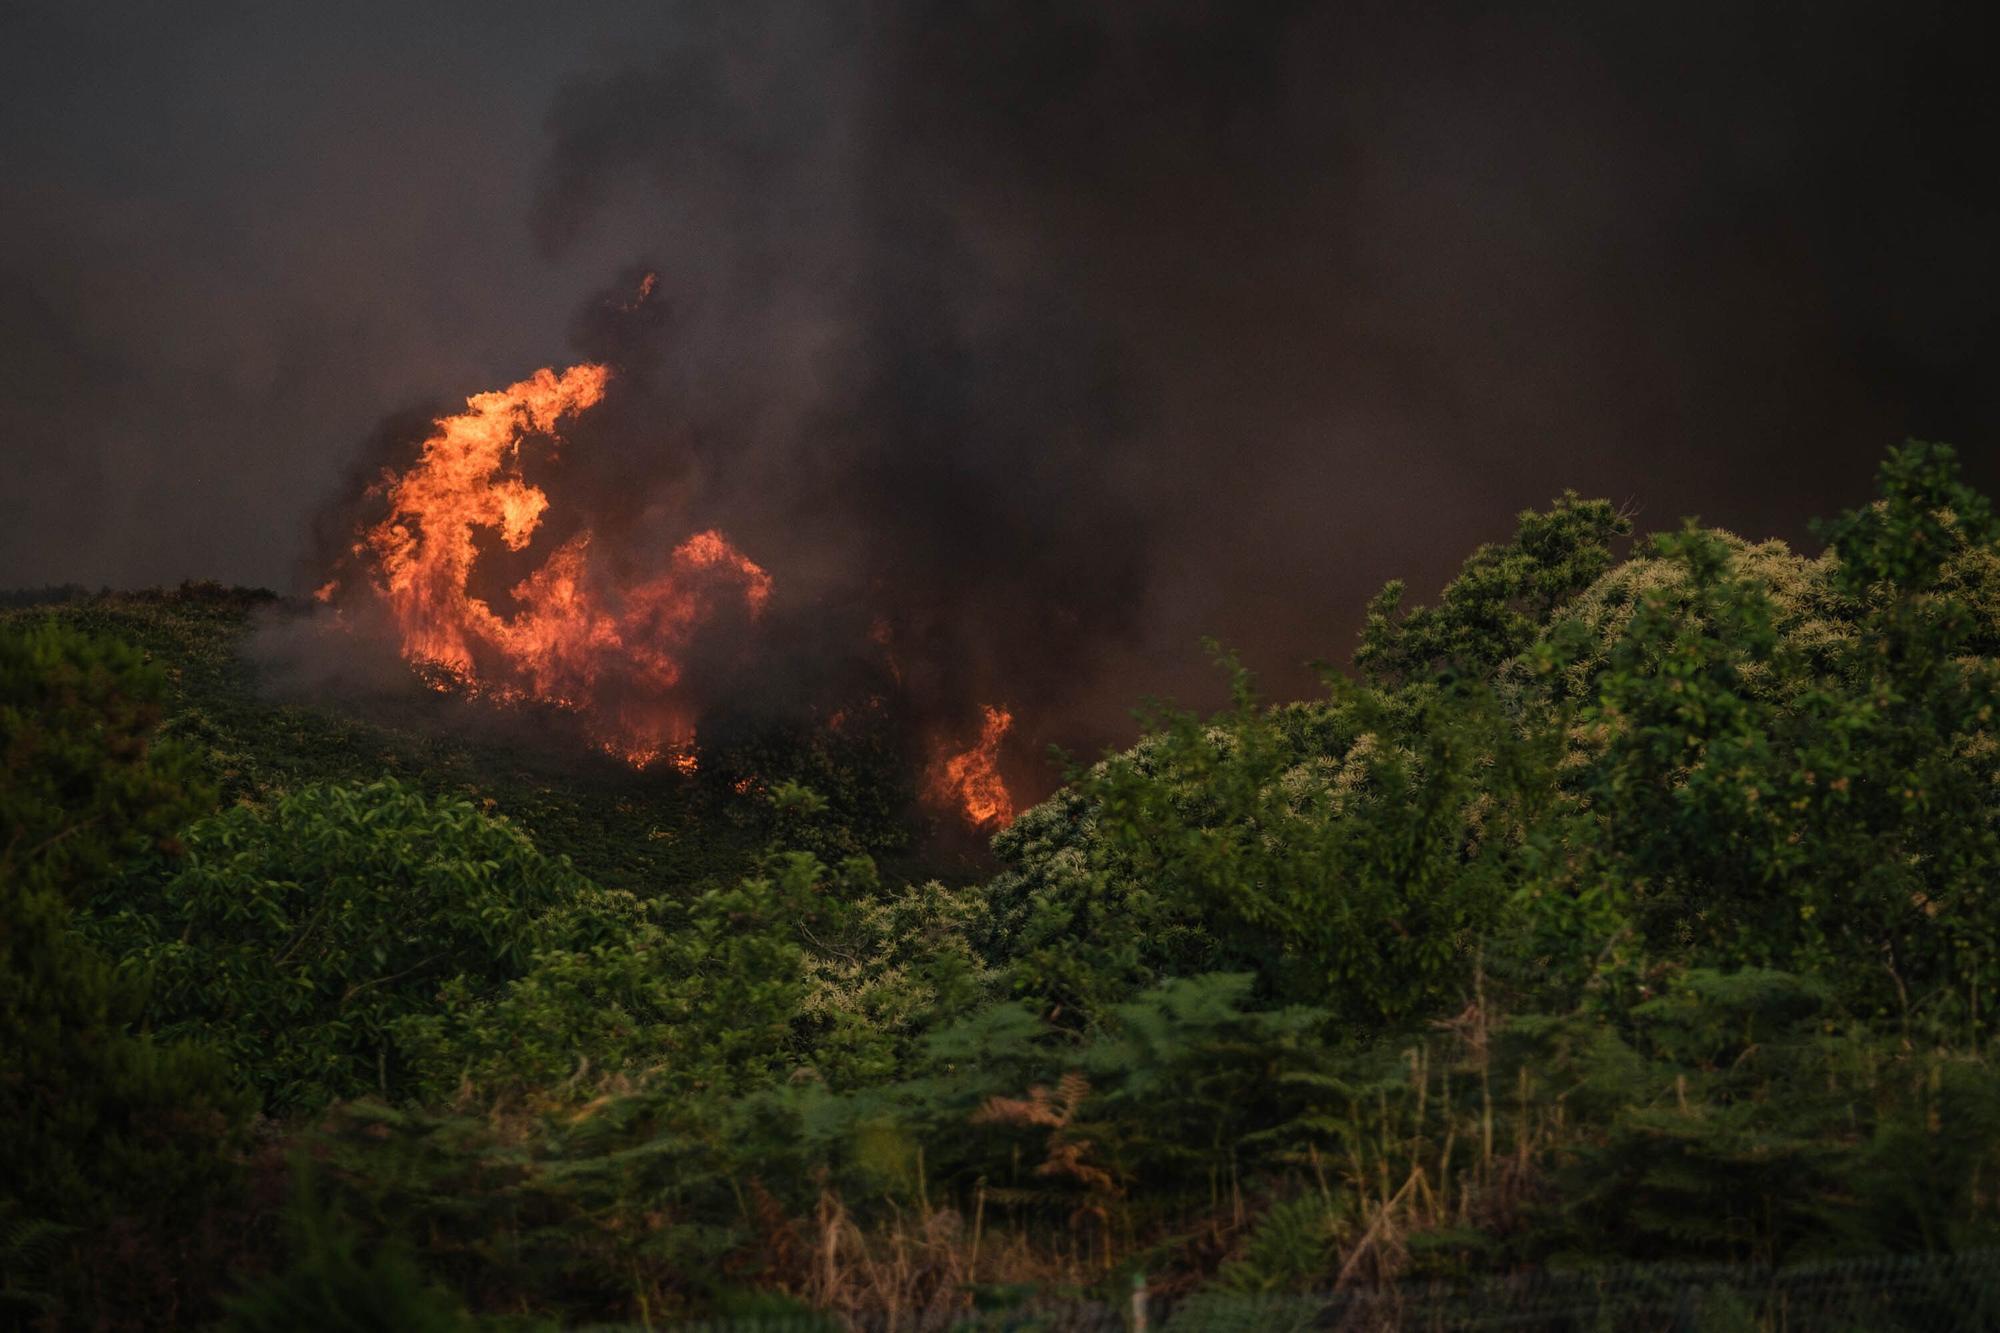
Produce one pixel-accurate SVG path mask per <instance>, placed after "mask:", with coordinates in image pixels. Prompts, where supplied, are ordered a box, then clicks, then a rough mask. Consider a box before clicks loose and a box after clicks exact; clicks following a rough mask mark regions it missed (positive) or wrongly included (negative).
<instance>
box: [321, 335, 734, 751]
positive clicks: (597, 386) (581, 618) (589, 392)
mask: <svg viewBox="0 0 2000 1333" xmlns="http://www.w3.org/2000/svg"><path fill="white" fill-rule="evenodd" d="M609 380H610V371H609V369H608V368H607V367H605V366H601V365H590V364H585V365H577V366H571V367H570V368H569V369H567V370H565V371H563V372H562V373H560V374H557V373H556V372H555V371H554V370H553V369H543V370H539V371H537V372H535V374H534V375H533V376H532V377H530V378H528V379H525V380H522V381H520V382H519V383H517V384H512V385H509V386H508V387H507V388H505V389H498V390H494V391H492V392H489V393H481V394H475V395H473V396H472V397H470V398H468V399H467V400H466V404H465V406H466V410H465V411H464V412H461V413H458V414H457V415H454V416H448V417H443V418H440V419H439V420H438V421H437V422H436V423H435V427H436V428H435V431H434V433H433V434H432V435H431V436H430V438H428V439H426V440H425V441H424V442H423V444H422V446H421V448H420V451H419V455H418V458H417V461H416V462H415V463H414V464H413V465H411V466H410V467H409V468H408V469H407V470H406V471H404V472H402V473H400V474H398V473H394V472H390V473H387V474H385V475H384V477H383V478H382V480H381V482H380V483H379V484H378V486H377V487H376V488H375V493H377V494H379V495H381V496H382V497H383V498H384V500H385V501H386V504H387V508H388V511H389V512H388V515H387V517H385V518H383V519H382V520H381V521H380V522H379V523H376V524H374V525H373V526H372V527H368V528H365V529H364V530H363V531H362V533H361V534H360V538H359V540H358V541H357V542H356V543H355V545H354V548H353V554H354V555H355V556H356V557H357V558H358V559H360V560H361V561H362V562H363V563H364V564H366V565H367V566H368V567H369V568H370V574H371V578H370V582H371V585H372V587H373V589H374V592H375V594H376V595H377V596H379V597H380V598H381V600H382V602H383V604H384V605H385V606H386V607H387V608H388V610H389V612H390V613H391V615H392V617H393V619H394V621H395V624H396V626H397V629H398V631H399V633H400V636H401V640H402V645H401V646H402V652H403V655H404V657H405V658H407V659H409V660H410V661H411V662H413V663H415V664H417V665H418V666H419V667H421V668H423V669H424V670H425V671H426V673H427V674H429V675H431V676H433V677H436V676H439V675H442V676H443V677H445V678H447V679H448V680H449V681H450V682H452V683H455V684H456V685H457V686H459V687H460V688H463V689H464V690H466V691H467V692H469V693H474V694H483V695H489V696H493V697H498V698H503V699H534V700H540V701H543V702H547V703H552V704H556V705H559V706H562V707H565V708H570V709H574V710H576V711H578V712H580V713H582V714H584V715H585V716H586V718H587V719H588V720H589V723H590V725H591V726H592V727H593V728H594V730H595V731H596V732H597V734H598V737H599V743H600V744H601V745H602V746H603V747H604V748H605V749H606V750H607V751H609V752H610V753H612V754H615V755H618V756H620V757H621V758H623V759H625V760H626V761H627V762H629V763H631V764H633V765H634V766H636V767H644V766H646V765H647V764H650V763H652V762H654V761H657V760H662V759H665V760H667V761H669V762H671V763H673V764H674V765H675V766H676V767H679V768H681V769H682V770H683V771H687V770H690V769H691V768H692V767H693V764H694V754H693V743H694V728H693V718H692V715H691V712H690V710H689V709H688V707H687V706H686V704H685V703H684V701H682V700H681V699H680V698H679V697H678V696H677V693H676V687H678V686H680V685H681V682H682V673H683V663H684V661H685V657H686V650H687V648H688V646H689V645H690V644H691V643H692V642H693V640H694V639H695V637H696V636H697V634H698V633H699V631H700V630H701V628H702V626H703V625H704V624H705V623H706V622H708V621H709V620H710V619H712V617H713V616H714V615H715V614H716V613H717V612H718V611H720V610H721V609H722V608H723V607H724V606H725V605H727V604H728V603H729V602H730V601H732V600H734V601H738V602H740V604H741V605H742V607H743V608H744V610H745V611H746V612H747V613H748V614H749V615H750V616H752V617H755V616H757V615H759V614H761V613H762V612H763V610H764V608H765V606H766V604H767V603H768V602H769V601H770V597H771V586H772V585H771V576H770V575H769V574H767V573H766V572H765V571H764V570H763V569H762V568H761V567H759V566H758V565H757V564H756V563H755V562H754V561H752V560H751V559H750V558H749V557H748V556H746V555H744V554H743V553H742V552H741V551H739V550H737V549H736V548H735V547H734V546H732V545H731V544H730V543H729V540H728V539H727V538H726V537H724V536H723V535H722V533H720V532H718V531H715V530H713V529H711V530H709V531H706V532H700V533H697V534H695V535H694V536H692V537H689V538H688V539H687V540H686V541H684V542H682V543H681V544H680V545H679V546H677V547H675V548H674V549H673V551H672V552H671V553H670V554H669V555H668V557H667V558H666V560H665V562H664V568H661V569H659V570H658V571H657V572H654V573H651V574H650V575H649V576H643V577H638V578H626V579H615V578H608V577H601V576H600V571H598V570H597V569H596V568H595V567H594V566H593V565H592V563H591V559H590V543H591V533H590V531H589V530H588V529H583V530H581V531H578V532H577V533H576V535H574V536H572V537H570V538H569V539H568V540H566V541H564V542H563V543H561V544H560V545H559V546H557V547H556V548H555V549H554V550H553V551H551V552H550V553H549V555H548V557H547V558H546V559H545V560H544V561H543V562H542V564H541V565H540V566H539V567H538V568H536V569H535V570H534V571H533V572H531V573H529V574H528V575H527V577H525V578H523V579H521V580H520V581H519V582H518V583H516V584H515V585H514V587H513V588H512V590H511V596H512V599H513V602H514V608H513V610H512V611H511V612H508V613H502V612H501V611H497V610H495V609H494V608H493V606H492V605H491V604H489V603H488V601H487V600H486V599H485V598H483V597H481V596H480V595H478V594H477V593H476V592H475V591H474V590H473V588H474V574H475V571H476V570H477V568H478V566H479V562H480V539H481V537H482V535H484V534H494V535H497V537H498V540H499V543H500V545H502V546H504V547H505V548H506V549H507V550H509V551H524V550H526V549H527V548H528V546H529V544H530V543H531V542H532V541H533V539H534V536H535V534H536V532H537V530H538V529H539V528H540V527H541V526H542V520H543V516H544V515H545V514H546V513H547V512H548V510H549V505H550V501H549V497H548V494H547V493H546V492H544V491H543V490H542V489H541V488H540V487H539V486H536V485H534V484H532V483H531V482H529V481H528V480H527V479H526V477H525V476H524V475H523V472H522V451H523V445H524V444H526V443H528V442H529V441H530V440H535V439H540V440H545V441H546V442H547V448H548V449H549V451H550V452H551V453H552V452H553V450H554V448H555V445H556V443H557V441H556V438H555V433H554V432H555V428H556V426H557V424H558V423H559V422H561V421H563V420H564V419H565V418H571V417H574V416H575V415H577V414H578V413H581V412H585V411H588V410H589V409H590V408H592V407H594V406H596V405H597V403H599V402H600V401H601V400H602V399H603V397H604V392H605V386H606V384H607V383H608V382H609ZM489 544H490V543H489ZM336 582H337V581H336ZM335 591H336V586H335V584H334V583H329V584H328V585H327V586H326V587H325V588H322V589H321V590H320V593H319V594H318V596H319V597H320V600H322V601H326V600H331V598H332V597H333V596H334V593H335Z"/></svg>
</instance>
